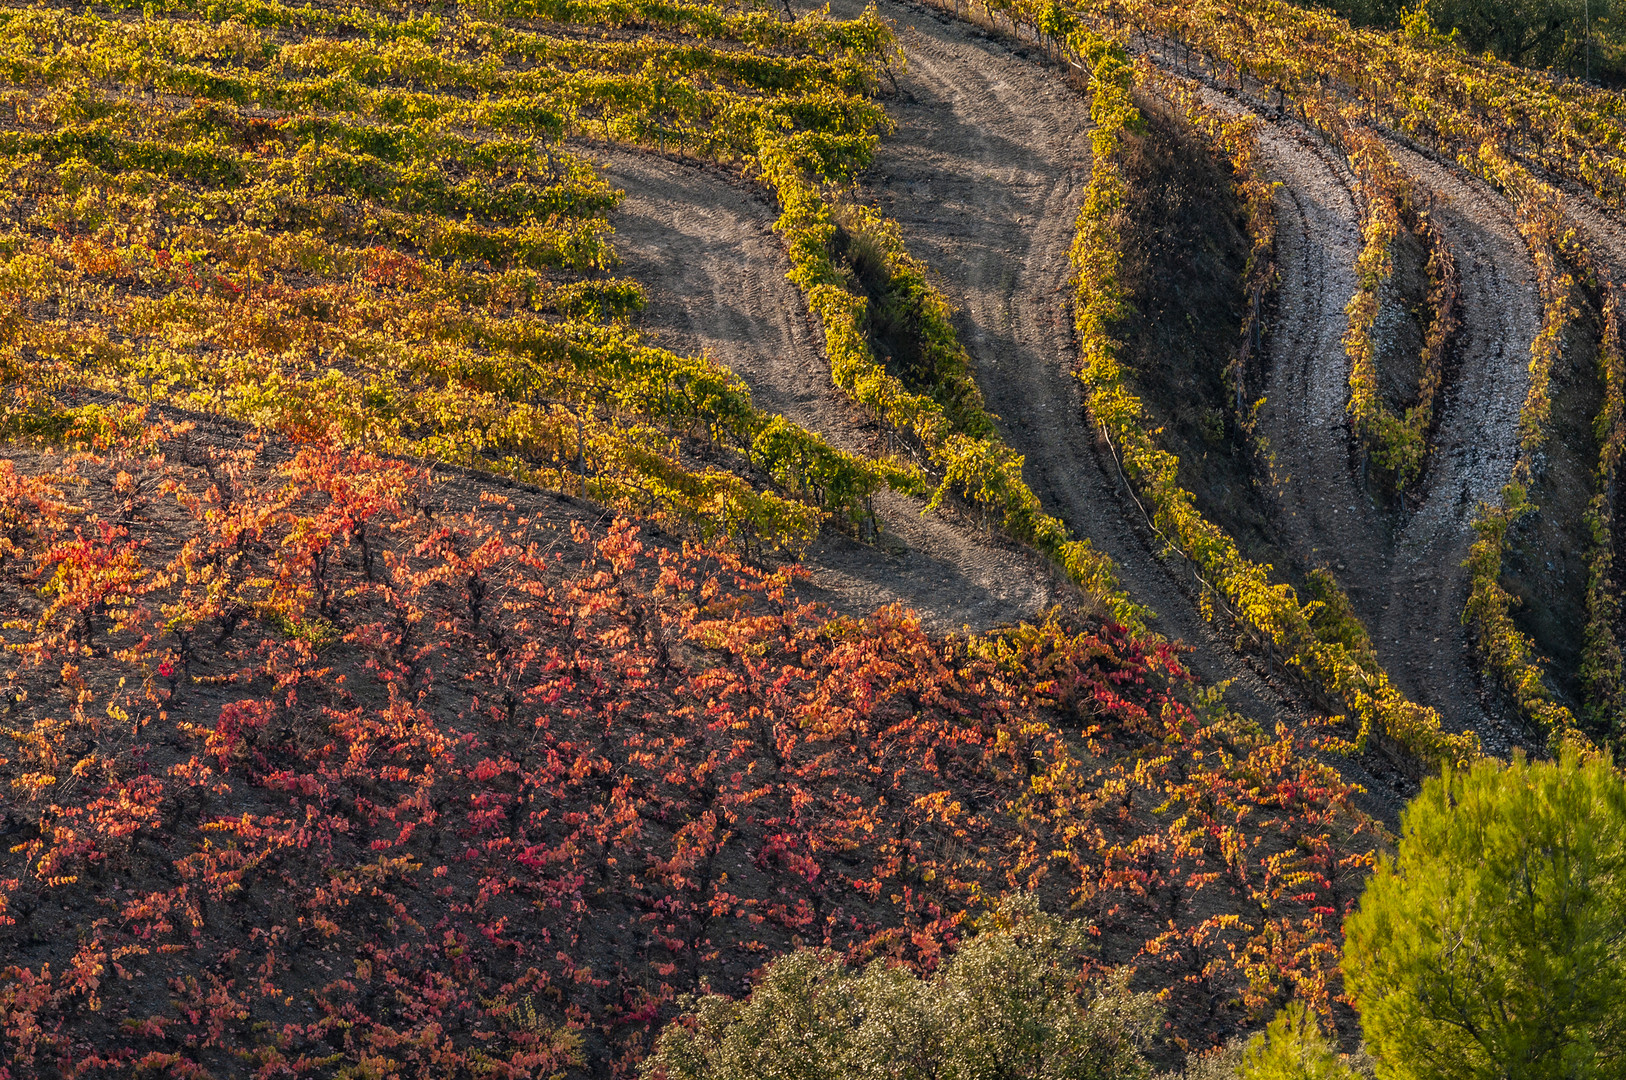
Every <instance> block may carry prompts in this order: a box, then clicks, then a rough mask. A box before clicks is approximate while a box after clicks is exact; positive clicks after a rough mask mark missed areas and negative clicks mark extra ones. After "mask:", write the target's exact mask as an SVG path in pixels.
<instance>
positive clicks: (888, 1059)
mask: <svg viewBox="0 0 1626 1080" xmlns="http://www.w3.org/2000/svg"><path fill="white" fill-rule="evenodd" d="M1084 947H1085V938H1084V933H1083V929H1082V927H1080V926H1079V925H1078V924H1076V923H1066V922H1063V921H1062V920H1060V919H1056V918H1053V917H1051V916H1047V915H1045V914H1043V913H1042V912H1041V911H1040V910H1039V907H1038V904H1037V902H1036V901H1034V900H1033V899H1032V898H1031V897H1020V898H1017V899H1014V900H1008V901H1006V902H1005V903H1004V904H1002V905H1001V907H1000V909H999V911H998V912H997V913H996V915H995V917H994V919H993V920H992V925H991V926H990V927H989V928H988V929H986V930H985V931H984V932H983V933H981V934H978V935H977V936H976V937H974V938H972V939H971V940H970V941H968V942H967V943H966V944H965V945H964V946H963V947H962V948H961V949H960V950H959V951H958V952H957V953H955V954H954V956H953V957H951V958H950V959H949V960H948V961H947V962H945V963H944V964H943V965H942V967H941V968H940V969H939V970H938V971H937V973H936V974H935V975H933V976H932V977H931V978H929V979H920V978H918V977H917V976H915V975H914V974H913V973H912V972H910V971H909V970H908V969H907V968H903V967H896V966H892V967H889V966H887V965H886V964H885V963H884V962H882V961H875V962H874V963H871V964H870V965H869V966H868V967H866V968H864V969H863V970H862V971H855V970H853V969H851V968H849V967H847V966H846V965H845V964H844V963H842V962H841V960H840V959H838V958H836V957H833V956H830V955H827V954H822V953H817V952H813V951H810V950H800V951H797V952H793V953H789V954H787V955H785V956H781V957H779V958H778V959H776V960H774V961H773V962H772V963H770V964H769V965H768V966H767V968H766V970H765V971H764V973H763V977H762V981H761V982H760V983H759V984H758V985H757V986H756V988H755V989H754V990H753V991H752V993H751V995H750V997H749V998H747V999H746V1000H744V1001H731V1000H729V999H727V998H723V997H719V996H716V995H707V996H706V997H703V998H701V999H700V1000H699V1001H698V1002H697V1003H696V1006H695V1010H694V1012H693V1013H692V1014H691V1015H689V1016H687V1017H683V1018H681V1019H680V1020H678V1021H675V1022H673V1023H671V1024H669V1025H667V1027H666V1029H665V1030H664V1031H663V1032H662V1033H661V1038H660V1042H659V1045H658V1047H657V1049H656V1052H655V1054H654V1055H653V1056H652V1057H650V1058H649V1060H648V1061H646V1062H645V1063H644V1066H643V1073H644V1076H645V1077H646V1078H651V1080H655V1078H662V1077H664V1078H667V1080H867V1078H871V1077H873V1078H875V1080H882V1078H885V1080H928V1078H929V1080H973V1078H974V1080H1143V1078H1145V1077H1148V1076H1150V1072H1151V1070H1150V1067H1149V1066H1148V1064H1147V1062H1146V1059H1145V1057H1144V1056H1143V1050H1144V1048H1145V1046H1146V1043H1147V1042H1148V1040H1149V1039H1150V1038H1151V1036H1152V1034H1153V1032H1154V1031H1155V1030H1156V1029H1157V1026H1158V1023H1159V1021H1160V1018H1161V1014H1160V1011H1159V1009H1158V1008H1157V1005H1156V1004H1155V999H1154V998H1153V996H1152V995H1150V994H1135V993H1131V992H1130V991H1129V989H1128V987H1127V985H1126V980H1127V974H1126V973H1120V974H1118V975H1115V976H1114V977H1112V978H1110V979H1106V980H1103V981H1102V983H1101V984H1099V985H1095V986H1081V983H1082V981H1083V980H1082V974H1081V964H1080V955H1081V954H1082V952H1083V949H1084ZM1081 991H1082V994H1081V993H1080V992H1081Z"/></svg>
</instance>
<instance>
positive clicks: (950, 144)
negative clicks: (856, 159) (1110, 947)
mask: <svg viewBox="0 0 1626 1080" xmlns="http://www.w3.org/2000/svg"><path fill="white" fill-rule="evenodd" d="M862 6H863V3H862V2H861V0H837V2H835V3H833V4H832V9H833V11H834V13H835V14H836V15H838V16H842V17H850V16H853V15H857V14H858V13H859V12H860V11H861V9H862ZM879 7H880V10H881V14H882V15H883V16H884V17H885V18H887V19H890V20H893V21H895V22H896V24H897V26H898V31H899V40H900V42H901V44H902V45H903V48H904V52H905V54H906V56H907V58H908V70H907V72H906V73H905V74H903V75H902V76H900V77H899V79H898V83H899V88H900V94H899V95H898V96H897V97H892V98H887V99H886V105H887V110H888V112H889V113H890V114H891V115H892V117H893V119H894V120H896V121H897V124H898V130H897V131H896V133H895V134H893V135H890V136H888V137H886V138H884V139H883V140H882V145H881V149H880V152H879V154H878V155H877V160H876V164H875V166H874V167H873V168H872V169H871V170H870V174H869V176H868V177H867V178H866V181H865V191H864V195H865V197H866V198H869V199H872V200H874V201H876V202H878V203H879V205H880V207H881V209H882V210H883V211H884V212H885V213H887V214H888V215H889V216H891V217H893V218H895V219H896V220H897V221H898V222H899V223H900V224H901V226H902V228H903V235H904V240H905V242H906V243H907V244H908V247H909V250H910V252H911V253H913V254H914V255H916V256H917V257H919V258H921V259H923V260H924V261H925V262H926V263H927V264H928V265H929V266H931V267H932V269H933V271H934V272H935V273H936V274H937V275H938V281H939V284H940V285H941V286H942V287H943V289H944V291H945V292H946V293H947V294H948V296H949V299H950V300H951V301H953V302H954V303H955V304H956V305H958V307H959V308H960V312H959V314H958V316H957V317H956V320H955V321H956V328H957V329H958V331H959V333H960V338H961V341H963V342H964V343H965V345H966V348H967V349H968V350H970V352H971V354H972V356H973V358H974V360H975V362H976V366H977V379H978V383H979V384H980V385H981V387H982V390H983V393H984V395H985V396H986V398H987V401H988V407H989V409H990V411H991V412H993V413H995V414H996V415H998V416H999V417H1000V418H1001V424H1000V426H1001V430H1002V432H1003V434H1004V436H1005V438H1006V439H1007V440H1008V441H1009V442H1010V443H1011V445H1012V446H1014V447H1016V448H1017V449H1018V450H1020V451H1021V452H1022V453H1023V454H1024V455H1026V458H1027V464H1026V468H1025V470H1024V475H1025V477H1026V479H1027V481H1028V483H1029V484H1030V485H1031V486H1032V487H1033V490H1034V492H1035V493H1036V494H1037V495H1038V496H1039V498H1040V499H1041V500H1043V503H1044V505H1045V507H1046V509H1048V510H1049V511H1050V512H1052V513H1054V514H1057V515H1058V516H1059V517H1061V518H1062V519H1063V520H1064V521H1066V523H1067V524H1068V526H1069V527H1070V528H1071V529H1072V530H1073V532H1074V534H1075V535H1078V536H1085V537H1088V538H1089V539H1090V540H1091V541H1092V542H1094V543H1095V544H1096V545H1097V546H1098V547H1100V548H1101V549H1102V550H1104V551H1105V552H1106V553H1107V554H1108V555H1110V556H1111V557H1112V559H1113V560H1114V562H1115V563H1116V564H1117V566H1118V571H1119V574H1120V576H1121V578H1122V581H1123V584H1124V585H1125V587H1126V588H1127V589H1128V591H1129V593H1130V595H1131V596H1133V597H1134V598H1135V599H1136V600H1138V601H1140V602H1141V603H1144V604H1147V605H1148V606H1150V607H1151V608H1152V609H1153V610H1154V611H1156V612H1157V613H1158V618H1157V619H1156V620H1155V621H1154V624H1153V625H1154V627H1155V628H1156V629H1157V630H1159V631H1160V632H1162V633H1163V634H1165V635H1167V636H1168V637H1169V638H1172V639H1179V640H1183V641H1184V642H1185V643H1186V644H1187V645H1189V646H1191V647H1192V649H1193V653H1192V655H1191V656H1190V657H1189V658H1188V663H1189V665H1190V667H1191V668H1192V670H1193V671H1195V672H1196V673H1197V674H1198V675H1199V676H1201V677H1202V678H1203V679H1204V680H1205V681H1207V682H1217V681H1220V680H1224V679H1233V680H1235V683H1234V685H1233V687H1232V689H1231V693H1230V698H1231V701H1232V703H1233V705H1234V706H1236V707H1238V708H1240V709H1241V710H1242V711H1243V712H1245V713H1247V714H1248V715H1250V716H1252V717H1254V718H1256V719H1258V720H1260V721H1261V722H1264V723H1266V724H1267V726H1268V725H1269V724H1270V723H1272V722H1274V721H1275V720H1278V719H1280V720H1291V719H1294V718H1296V717H1298V716H1299V715H1301V713H1300V708H1299V706H1298V705H1297V704H1296V703H1295V702H1293V701H1291V700H1290V699H1288V698H1286V697H1284V696H1283V695H1282V694H1281V693H1280V692H1279V691H1278V690H1277V688H1276V687H1274V686H1273V685H1272V684H1270V683H1267V682H1266V681H1265V680H1264V679H1262V678H1261V677H1260V676H1259V675H1258V673H1256V672H1255V671H1254V669H1253V668H1252V667H1251V666H1250V665H1249V664H1248V663H1247V662H1245V661H1244V660H1243V658H1242V657H1240V656H1239V655H1238V654H1237V653H1236V651H1235V650H1234V649H1232V648H1231V647H1230V645H1229V644H1228V643H1226V642H1224V641H1222V640H1220V638H1219V637H1218V636H1217V635H1216V634H1215V632H1214V630H1213V628H1212V627H1211V626H1210V624H1209V623H1208V622H1207V621H1206V620H1205V619H1203V618H1202V616H1201V615H1200V614H1199V613H1198V611H1197V610H1196V608H1195V606H1194V605H1193V603H1192V602H1191V600H1190V599H1189V598H1188V596H1187V595H1186V593H1185V592H1184V591H1183V590H1182V587H1181V582H1180V581H1179V580H1178V579H1177V577H1176V574H1177V573H1179V572H1180V571H1179V570H1177V569H1176V568H1175V567H1176V566H1178V565H1180V563H1179V562H1178V561H1177V562H1176V563H1175V564H1166V563H1164V562H1163V561H1162V560H1160V559H1159V558H1157V556H1156V555H1155V554H1154V552H1155V551H1156V550H1157V547H1156V543H1157V542H1156V540H1155V539H1154V538H1153V537H1152V536H1151V535H1150V534H1149V532H1148V531H1147V530H1145V529H1144V527H1143V526H1142V525H1140V524H1137V523H1138V522H1143V521H1144V519H1143V518H1141V517H1140V510H1139V509H1138V507H1137V506H1136V504H1135V502H1134V501H1133V500H1132V498H1131V497H1130V496H1129V495H1128V493H1127V490H1126V489H1125V488H1124V487H1123V486H1121V485H1120V483H1119V482H1118V479H1117V475H1116V471H1115V467H1114V466H1113V464H1112V462H1111V459H1110V458H1109V457H1107V456H1105V455H1104V454H1103V453H1102V452H1101V451H1099V450H1098V448H1097V446H1096V440H1095V437H1094V433H1093V432H1092V431H1091V429H1090V427H1089V424H1088V422H1087V420H1086V418H1085V414H1084V410H1083V403H1082V399H1081V395H1080V392H1079V387H1078V384H1077V382H1076V380H1074V379H1073V378H1072V377H1071V375H1070V374H1069V372H1070V371H1071V369H1072V366H1073V364H1074V361H1075V359H1076V346H1075V343H1074V339H1073V332H1072V327H1071V322H1070V315H1069V306H1068V301H1069V288H1070V286H1069V279H1070V276H1071V267H1070V265H1069V262H1068V249H1069V247H1070V245H1071V243H1072V236H1073V224H1074V219H1075V217H1076V215H1077V213H1078V208H1079V206H1080V204H1081V203H1082V201H1083V196H1084V189H1085V185H1086V184H1087V183H1088V182H1089V134H1088V132H1089V127H1090V123H1089V106H1088V102H1087V101H1085V100H1084V99H1083V98H1081V97H1080V96H1079V95H1078V94H1076V93H1075V92H1073V91H1072V90H1071V89H1070V88H1068V86H1067V85H1066V84H1065V83H1064V82H1063V81H1062V79H1061V78H1060V76H1059V74H1058V73H1057V72H1055V71H1052V70H1048V69H1046V68H1044V67H1043V66H1041V65H1040V64H1038V63H1036V62H1034V61H1032V60H1029V59H1025V58H1024V57H1023V56H1022V55H1020V54H1019V53H1018V52H1017V51H1014V50H1013V49H1012V48H1011V47H1009V46H1007V45H1006V44H1004V43H1003V42H1001V41H999V40H996V39H993V38H990V37H989V36H988V35H986V34H984V33H983V32H982V31H980V30H979V29H977V28H976V27H974V26H971V25H969V24H965V23H960V22H956V21H954V20H951V19H949V18H948V17H947V16H944V15H940V14H939V13H937V12H934V11H931V10H929V9H924V8H919V7H915V6H912V5H906V4H903V3H899V2H896V0H880V3H879Z"/></svg>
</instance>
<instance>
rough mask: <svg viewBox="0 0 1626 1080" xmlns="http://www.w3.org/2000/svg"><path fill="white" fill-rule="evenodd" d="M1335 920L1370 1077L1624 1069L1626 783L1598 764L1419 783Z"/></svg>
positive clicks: (1490, 771)
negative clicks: (1396, 845) (1349, 904)
mask: <svg viewBox="0 0 1626 1080" xmlns="http://www.w3.org/2000/svg"><path fill="white" fill-rule="evenodd" d="M1401 827H1402V836H1401V840H1400V849H1399V852H1398V854H1397V856H1396V857H1395V858H1394V859H1392V860H1385V861H1384V862H1382V863H1381V864H1380V865H1379V867H1378V869H1377V872H1376V873H1375V874H1374V875H1373V877H1372V880H1371V881H1370V882H1369V883H1368V885H1367V887H1366V892H1365V894H1364V895H1363V896H1362V897H1361V902H1360V909H1359V910H1358V911H1357V912H1355V913H1354V914H1352V915H1351V916H1350V917H1349V919H1348V920H1347V921H1346V922H1345V924H1344V932H1345V936H1346V944H1345V951H1344V978H1345V982H1346V986H1347V987H1348V989H1349V991H1350V992H1351V994H1352V995H1353V997H1354V1000H1355V1004H1356V1007H1357V1008H1358V1009H1359V1011H1360V1014H1361V1023H1362V1026H1363V1028H1364V1030H1365V1033H1366V1040H1367V1045H1368V1046H1369V1047H1370V1049H1371V1050H1372V1052H1373V1054H1374V1055H1375V1056H1376V1058H1377V1062H1378V1075H1379V1077H1380V1078H1384V1080H1387V1078H1390V1077H1392V1078H1396V1080H1401V1078H1406V1080H1410V1078H1414V1077H1415V1078H1425V1077H1426V1078H1429V1080H1435V1078H1441V1080H1445V1078H1449V1080H1457V1078H1461V1080H1469V1078H1474V1080H1479V1078H1485V1080H1489V1078H1492V1077H1498V1078H1499V1077H1506V1078H1509V1080H1526V1078H1528V1080H1538V1078H1548V1077H1551V1078H1553V1080H1560V1078H1562V1080H1581V1078H1585V1077H1593V1076H1599V1077H1601V1076H1617V1075H1620V1074H1621V1072H1622V1069H1623V1068H1626V1065H1623V1062H1626V1058H1623V1055H1626V783H1623V781H1622V778H1621V776H1620V774H1619V773H1617V772H1616V771H1615V769H1614V767H1613V765H1612V764H1611V763H1610V762H1609V761H1608V760H1607V759H1605V758H1601V757H1594V758H1589V759H1587V760H1585V761H1582V760H1580V759H1579V758H1577V756H1576V755H1575V754H1574V753H1573V752H1569V753H1566V754H1565V755H1564V757H1563V759H1562V760H1561V761H1558V762H1537V763H1534V764H1531V763H1528V762H1526V761H1525V760H1524V759H1523V757H1522V756H1518V757H1516V758H1515V759H1514V761H1513V762H1512V763H1511V764H1509V765H1502V764H1500V763H1498V762H1495V761H1481V762H1479V763H1477V764H1476V765H1474V766H1473V768H1472V769H1471V770H1470V771H1468V772H1455V771H1450V770H1447V771H1446V773H1445V774H1444V775H1443V776H1441V777H1438V778H1435V779H1432V780H1429V781H1428V782H1427V783H1426V784H1424V785H1423V790H1422V793H1421V794H1419V795H1418V797H1417V798H1416V799H1415V800H1413V801H1412V803H1411V805H1410V806H1408V807H1407V808H1406V811H1405V814H1404V815H1403V816H1402V819H1401Z"/></svg>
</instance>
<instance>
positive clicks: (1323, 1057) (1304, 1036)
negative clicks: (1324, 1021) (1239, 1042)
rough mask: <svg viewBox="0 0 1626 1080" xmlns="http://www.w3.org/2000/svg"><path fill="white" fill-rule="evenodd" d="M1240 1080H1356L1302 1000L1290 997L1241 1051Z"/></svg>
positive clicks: (1354, 1072) (1352, 1070)
mask: <svg viewBox="0 0 1626 1080" xmlns="http://www.w3.org/2000/svg"><path fill="white" fill-rule="evenodd" d="M1237 1075H1238V1076H1239V1077H1241V1080H1357V1078H1358V1076H1359V1074H1358V1073H1357V1072H1356V1071H1355V1070H1354V1069H1352V1068H1350V1067H1349V1064H1348V1063H1347V1062H1346V1061H1345V1060H1344V1057H1343V1055H1342V1054H1340V1053H1339V1052H1338V1048H1337V1047H1336V1046H1335V1045H1333V1042H1332V1040H1331V1039H1329V1038H1327V1036H1326V1035H1325V1034H1324V1033H1323V1032H1322V1030H1321V1027H1320V1025H1319V1024H1318V1023H1317V1022H1316V1016H1315V1013H1313V1012H1311V1011H1310V1010H1309V1008H1308V1007H1306V1006H1305V1004H1304V1003H1303V1002H1302V1001H1290V1002H1288V1003H1287V1005H1286V1007H1285V1008H1283V1009H1282V1010H1281V1011H1280V1012H1278V1013H1277V1014H1276V1017H1275V1019H1273V1020H1272V1021H1271V1022H1270V1026H1268V1027H1266V1028H1265V1030H1264V1031H1261V1032H1260V1033H1259V1034H1257V1035H1255V1036H1254V1037H1253V1038H1252V1039H1250V1040H1249V1041H1248V1045H1247V1048H1246V1049H1244V1050H1243V1052H1242V1067H1241V1069H1240V1070H1239V1071H1238V1073H1237Z"/></svg>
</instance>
